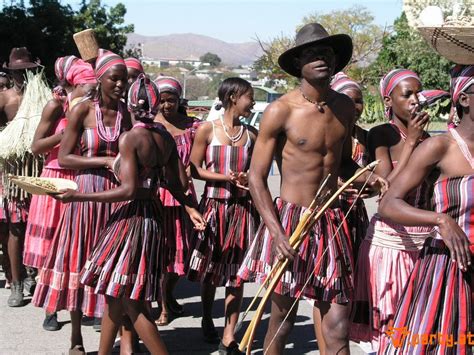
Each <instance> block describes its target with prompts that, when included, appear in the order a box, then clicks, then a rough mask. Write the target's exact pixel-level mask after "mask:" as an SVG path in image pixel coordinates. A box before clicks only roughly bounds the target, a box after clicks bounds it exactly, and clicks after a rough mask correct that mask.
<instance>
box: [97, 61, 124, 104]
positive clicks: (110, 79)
mask: <svg viewBox="0 0 474 355" xmlns="http://www.w3.org/2000/svg"><path fill="white" fill-rule="evenodd" d="M127 77H128V75H127V68H126V67H125V66H124V65H114V66H113V67H111V68H110V69H109V70H107V71H106V72H105V74H104V75H103V76H102V78H101V80H100V84H101V86H100V87H101V91H102V94H103V96H106V97H109V98H111V99H113V100H119V99H120V98H121V97H122V96H123V93H124V92H125V89H126V87H127Z"/></svg>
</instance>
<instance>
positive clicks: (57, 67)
mask: <svg viewBox="0 0 474 355" xmlns="http://www.w3.org/2000/svg"><path fill="white" fill-rule="evenodd" d="M78 59H79V58H77V57H76V56H73V55H68V56H65V57H59V58H58V59H56V62H55V63H54V74H55V75H56V78H58V80H59V81H64V80H67V78H66V76H67V73H68V71H69V69H71V66H72V65H73V63H74V62H75V61H76V60H78ZM69 84H71V85H73V84H72V83H71V82H69Z"/></svg>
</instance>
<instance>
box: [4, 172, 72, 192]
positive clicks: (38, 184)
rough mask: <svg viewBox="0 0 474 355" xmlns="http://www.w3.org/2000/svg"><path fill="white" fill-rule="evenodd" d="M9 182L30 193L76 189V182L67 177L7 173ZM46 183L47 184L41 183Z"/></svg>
mask: <svg viewBox="0 0 474 355" xmlns="http://www.w3.org/2000/svg"><path fill="white" fill-rule="evenodd" d="M8 179H10V181H11V182H13V183H14V184H16V185H18V187H20V188H21V189H23V190H25V191H26V192H28V193H30V194H32V195H48V194H59V193H61V191H63V190H66V189H71V190H77V184H76V183H75V182H74V181H72V180H69V179H60V178H42V177H39V178H37V177H31V176H17V175H11V174H9V175H8ZM45 183H47V184H48V185H43V184H45Z"/></svg>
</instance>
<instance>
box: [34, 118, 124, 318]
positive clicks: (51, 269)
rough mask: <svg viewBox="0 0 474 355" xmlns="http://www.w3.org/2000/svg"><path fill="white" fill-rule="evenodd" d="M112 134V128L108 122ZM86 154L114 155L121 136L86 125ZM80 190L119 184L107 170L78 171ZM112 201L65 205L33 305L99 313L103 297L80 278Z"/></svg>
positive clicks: (82, 149) (82, 145)
mask: <svg viewBox="0 0 474 355" xmlns="http://www.w3.org/2000/svg"><path fill="white" fill-rule="evenodd" d="M105 130H106V133H107V134H108V135H109V136H112V135H113V131H114V128H113V127H105ZM80 154H81V155H82V156H84V157H98V156H99V157H115V156H116V155H117V154H118V139H116V140H115V141H111V142H107V141H105V140H102V139H101V138H100V137H99V135H98V132H97V128H96V127H94V128H84V131H83V133H82V137H81V141H80ZM75 181H76V183H77V185H78V191H80V192H84V193H91V192H98V191H104V190H108V189H112V188H114V187H116V186H117V184H118V183H117V180H116V178H115V176H114V173H113V172H112V171H110V170H108V169H105V168H100V169H85V170H78V171H77V172H76V178H75ZM111 209H112V204H110V203H102V202H90V201H89V202H71V203H68V204H67V205H66V208H65V210H64V213H63V215H62V217H61V220H60V221H59V224H58V227H57V230H56V234H55V235H54V238H53V242H52V243H51V246H50V251H49V253H48V256H47V257H46V260H45V263H44V265H43V268H42V269H41V271H40V273H39V276H40V279H39V282H38V285H37V287H36V291H35V294H34V296H33V301H32V303H33V305H35V306H37V307H42V308H44V309H45V310H46V312H48V313H52V312H56V311H60V310H63V309H64V310H68V311H82V312H83V313H84V315H86V316H89V317H93V316H95V317H101V316H102V313H103V303H104V298H103V296H102V295H97V294H95V293H94V289H93V288H91V287H89V286H83V285H82V284H81V283H80V273H81V270H82V268H83V266H84V265H85V263H86V261H87V258H88V257H89V256H90V255H91V253H92V251H93V249H94V246H95V245H96V243H97V240H98V239H99V235H100V233H101V231H102V229H103V228H104V226H105V224H106V223H107V221H108V220H109V218H110V215H111Z"/></svg>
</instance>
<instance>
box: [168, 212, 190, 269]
mask: <svg viewBox="0 0 474 355" xmlns="http://www.w3.org/2000/svg"><path fill="white" fill-rule="evenodd" d="M192 230H193V227H192V223H191V220H190V219H189V216H188V214H187V213H186V211H185V210H184V207H182V206H165V207H163V237H164V255H163V258H164V265H165V271H166V272H170V273H175V274H178V275H179V276H182V275H184V274H186V268H185V263H186V260H187V257H188V253H189V239H190V236H191V233H192Z"/></svg>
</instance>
